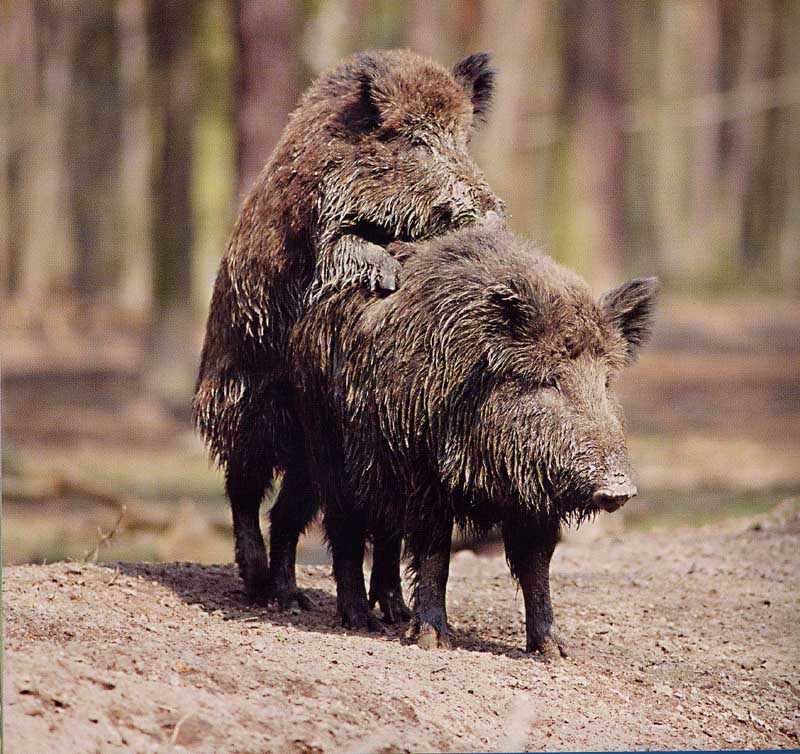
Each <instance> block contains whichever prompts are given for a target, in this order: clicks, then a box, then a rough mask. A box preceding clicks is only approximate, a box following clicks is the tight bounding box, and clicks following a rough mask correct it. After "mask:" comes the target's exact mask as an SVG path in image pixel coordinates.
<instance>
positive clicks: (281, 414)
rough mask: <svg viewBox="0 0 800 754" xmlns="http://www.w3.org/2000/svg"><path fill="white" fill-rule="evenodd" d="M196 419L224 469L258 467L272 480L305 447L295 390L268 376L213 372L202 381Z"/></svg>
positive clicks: (194, 412) (194, 407) (196, 397)
mask: <svg viewBox="0 0 800 754" xmlns="http://www.w3.org/2000/svg"><path fill="white" fill-rule="evenodd" d="M192 418H193V420H194V424H195V426H196V427H197V429H198V431H199V432H200V435H201V436H202V438H203V440H204V441H205V444H206V446H207V447H208V449H209V453H210V455H211V457H212V458H213V459H214V460H215V461H216V463H217V464H218V465H219V466H220V467H222V468H223V469H227V468H228V467H229V465H230V463H231V460H232V459H234V458H235V459H236V460H237V463H238V465H241V464H244V465H249V464H251V463H252V464H258V466H259V467H260V471H261V473H268V474H269V475H270V476H272V474H273V473H274V472H275V471H277V470H278V469H285V468H286V466H287V464H288V463H290V459H291V458H292V457H293V456H294V455H295V454H296V452H297V448H298V447H300V446H301V444H302V439H301V438H299V437H296V436H295V435H297V434H298V433H299V423H298V421H297V419H296V416H295V411H294V408H293V401H292V387H291V385H290V384H289V383H288V382H287V381H285V380H282V379H277V380H276V379H274V378H273V377H267V376H264V375H252V374H251V375H247V374H236V373H226V374H210V375H205V376H204V377H202V378H201V379H200V380H198V384H197V389H196V390H195V395H194V400H193V402H192Z"/></svg>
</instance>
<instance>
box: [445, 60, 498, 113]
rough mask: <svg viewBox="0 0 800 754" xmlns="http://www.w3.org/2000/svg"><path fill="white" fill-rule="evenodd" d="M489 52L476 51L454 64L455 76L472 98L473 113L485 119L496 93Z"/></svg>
mask: <svg viewBox="0 0 800 754" xmlns="http://www.w3.org/2000/svg"><path fill="white" fill-rule="evenodd" d="M491 57H492V56H491V55H490V54H489V53H488V52H476V53H475V54H474V55H470V56H469V57H468V58H464V59H463V60H462V61H461V62H460V63H456V64H455V65H454V66H453V76H454V77H455V80H456V81H458V83H459V84H461V86H463V87H464V90H465V91H466V93H467V96H468V97H469V98H470V99H471V100H472V113H473V115H474V116H475V118H477V119H480V120H483V119H484V118H485V117H486V114H487V113H488V112H489V105H491V103H492V95H493V94H494V74H495V72H494V69H493V68H492V67H491V66H490V65H489V64H490V62H491Z"/></svg>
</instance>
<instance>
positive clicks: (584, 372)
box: [292, 223, 655, 650]
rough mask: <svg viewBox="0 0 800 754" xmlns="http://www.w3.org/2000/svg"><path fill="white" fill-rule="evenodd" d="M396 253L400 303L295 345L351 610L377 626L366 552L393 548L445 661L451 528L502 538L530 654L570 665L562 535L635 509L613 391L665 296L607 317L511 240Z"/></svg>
mask: <svg viewBox="0 0 800 754" xmlns="http://www.w3.org/2000/svg"><path fill="white" fill-rule="evenodd" d="M395 250H396V253H397V254H398V258H400V259H401V260H402V261H403V266H404V267H403V268H404V273H405V282H404V285H403V287H402V288H401V289H400V290H399V291H398V292H397V293H395V294H393V295H392V296H389V297H386V298H384V299H377V298H375V297H371V296H370V295H369V294H368V293H367V292H365V291H364V290H363V289H357V288H352V287H351V288H350V289H349V290H345V291H341V292H338V293H336V294H335V295H333V296H330V297H329V298H327V299H326V300H325V301H322V302H320V304H318V305H317V306H316V307H314V309H313V310H311V311H309V312H308V313H307V314H306V315H305V316H304V318H303V319H302V320H301V322H300V323H299V324H298V326H297V328H296V330H295V332H294V335H293V339H292V351H293V354H294V359H295V365H296V369H297V381H298V385H299V387H300V393H299V400H298V405H300V406H301V407H302V410H301V415H302V417H303V423H304V427H305V428H306V430H307V435H306V436H307V442H308V457H309V462H310V468H311V471H312V479H313V485H312V486H313V490H314V494H315V495H317V496H318V499H319V500H320V501H321V502H322V503H323V505H324V511H325V526H326V531H327V533H328V536H329V539H330V543H331V549H332V553H333V557H334V573H335V575H336V578H337V587H338V594H339V609H340V610H341V612H342V615H343V618H344V619H345V622H347V623H349V624H351V625H363V624H364V623H365V620H366V619H365V617H364V616H365V612H366V608H367V602H366V598H365V595H364V584H363V577H362V575H361V555H362V553H363V546H364V538H365V536H368V535H369V534H370V533H374V532H380V533H383V534H385V533H386V532H395V533H396V534H397V535H402V536H404V537H405V540H406V547H407V551H408V553H409V555H410V568H411V571H412V574H413V575H414V577H415V582H416V588H415V599H414V623H413V628H414V630H415V631H416V632H417V633H418V635H419V636H420V641H421V642H423V643H431V642H433V643H439V644H442V643H446V641H447V633H448V632H447V621H446V612H445V605H444V588H445V584H446V580H447V568H448V559H449V548H450V537H451V531H452V526H453V523H454V522H455V523H457V524H460V525H465V526H471V527H474V528H475V529H477V530H483V531H485V530H488V529H490V528H491V527H493V526H500V527H501V528H502V531H503V536H504V539H505V544H506V555H507V557H508V561H509V565H510V567H511V571H512V573H513V575H514V576H515V577H516V578H517V579H518V580H519V582H520V585H521V588H522V590H523V594H524V595H525V602H526V611H527V625H528V648H529V649H532V650H533V649H542V648H543V647H544V646H545V645H546V644H547V643H548V642H549V641H552V642H553V643H554V644H555V645H556V646H558V648H560V649H562V650H563V643H562V642H561V640H560V637H558V635H557V631H556V630H555V628H554V626H553V621H552V610H551V607H550V598H549V575H548V574H549V561H550V556H551V555H552V552H553V548H554V546H555V542H556V537H557V533H558V527H559V524H560V522H563V521H575V520H580V519H582V518H584V517H587V516H591V515H594V514H595V513H596V512H597V510H598V508H599V507H605V506H606V505H608V506H611V505H614V506H616V505H618V504H621V503H622V502H624V499H623V498H625V497H626V496H629V495H630V494H635V489H634V488H633V487H632V483H631V481H630V468H629V461H628V454H627V450H626V447H625V438H624V431H623V420H622V413H621V410H620V406H619V404H618V403H617V401H616V400H615V399H614V397H613V391H612V388H611V385H612V383H613V380H614V377H615V375H616V374H618V373H619V371H620V370H621V369H622V368H623V367H624V366H625V365H626V364H628V363H630V362H631V361H632V359H633V358H635V355H636V352H637V349H638V348H639V346H640V345H641V344H642V343H643V342H644V341H645V340H646V338H647V335H648V333H649V330H650V323H651V317H652V307H653V300H654V292H655V282H654V280H653V279H647V280H634V281H631V282H629V283H627V284H625V285H623V286H620V287H619V288H617V289H615V290H614V291H611V292H609V293H608V294H606V295H605V296H604V297H602V298H601V299H600V301H596V300H594V298H593V297H592V295H591V292H590V290H589V288H588V286H587V285H586V284H585V283H584V282H583V281H582V280H581V279H580V278H579V277H578V276H577V275H575V274H574V273H572V272H570V271H569V270H567V269H565V268H563V267H561V266H560V265H558V264H556V263H555V262H554V261H553V260H551V259H550V258H548V257H547V256H544V255H542V254H539V253H537V252H536V251H535V250H534V249H533V248H532V247H531V246H530V245H529V244H528V243H526V242H524V241H522V240H521V239H519V238H518V237H516V236H514V235H513V234H511V233H509V232H508V231H507V230H505V229H504V228H503V227H502V224H501V223H497V224H494V225H493V226H491V227H490V226H483V227H481V228H470V229H465V230H461V231H457V232H455V233H452V234H449V235H447V236H445V237H442V238H437V239H434V240H432V241H429V242H426V243H421V244H397V245H396V246H395ZM615 490H619V494H618V495H617V496H616V497H614V495H616V493H615V492H614V491H615ZM601 491H602V492H601ZM606 493H607V495H606ZM607 509H610V508H607Z"/></svg>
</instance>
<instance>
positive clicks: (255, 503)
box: [225, 458, 272, 605]
mask: <svg viewBox="0 0 800 754" xmlns="http://www.w3.org/2000/svg"><path fill="white" fill-rule="evenodd" d="M267 474H269V476H267ZM271 476H272V469H271V468H270V469H268V470H265V468H264V467H263V466H261V465H260V464H251V463H244V462H242V461H241V460H240V459H238V458H231V459H230V460H229V462H228V465H227V468H226V474H225V490H226V492H227V493H228V499H229V500H230V502H231V512H232V513H233V535H234V538H235V540H236V563H237V565H238V566H239V574H240V575H241V577H242V580H243V581H244V585H245V589H246V591H247V597H248V599H250V600H251V601H253V602H255V603H256V604H261V605H265V604H267V602H268V601H269V590H268V580H269V567H268V565H267V550H266V548H265V547H264V538H263V537H262V536H261V526H260V524H259V520H258V511H259V509H260V508H261V499H262V498H263V497H264V491H265V490H266V488H267V486H268V484H270V482H271Z"/></svg>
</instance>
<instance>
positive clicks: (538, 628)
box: [503, 519, 567, 658]
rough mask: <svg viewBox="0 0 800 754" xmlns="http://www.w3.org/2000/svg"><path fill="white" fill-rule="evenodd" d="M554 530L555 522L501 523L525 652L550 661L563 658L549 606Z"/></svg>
mask: <svg viewBox="0 0 800 754" xmlns="http://www.w3.org/2000/svg"><path fill="white" fill-rule="evenodd" d="M558 530H559V525H558V521H557V520H556V521H547V522H544V523H542V522H541V521H535V520H534V521H529V520H523V521H520V520H519V519H514V520H508V521H505V522H504V523H503V540H504V542H505V547H506V558H507V559H508V564H509V566H510V567H511V573H512V574H513V576H514V578H515V579H517V580H518V581H519V585H520V587H521V588H522V596H523V598H524V600H525V633H526V636H527V650H528V652H541V653H542V654H544V655H545V656H548V657H551V658H557V657H558V656H559V655H561V656H562V657H566V655H567V650H566V646H565V644H564V641H563V639H562V638H561V635H560V633H559V631H558V629H557V628H556V625H555V623H554V621H553V606H552V605H551V604H550V560H551V558H552V557H553V552H554V550H555V548H556V542H557V541H558Z"/></svg>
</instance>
